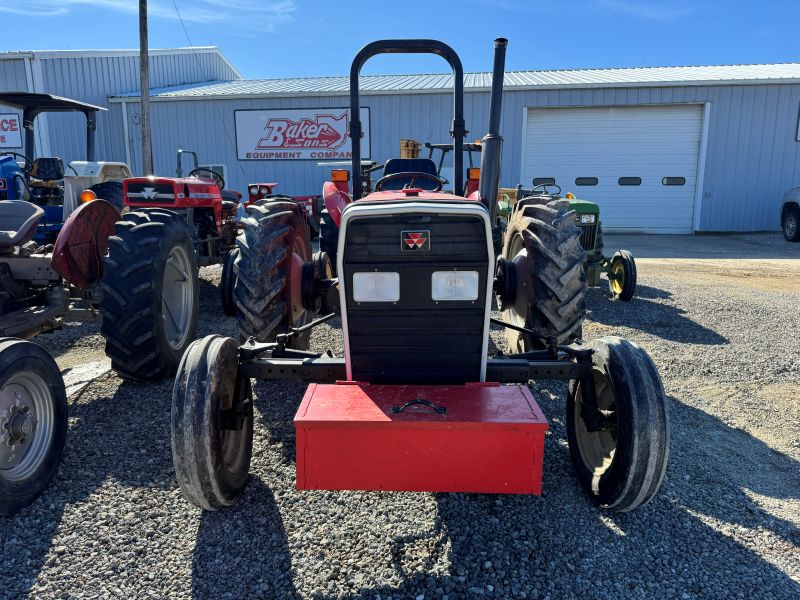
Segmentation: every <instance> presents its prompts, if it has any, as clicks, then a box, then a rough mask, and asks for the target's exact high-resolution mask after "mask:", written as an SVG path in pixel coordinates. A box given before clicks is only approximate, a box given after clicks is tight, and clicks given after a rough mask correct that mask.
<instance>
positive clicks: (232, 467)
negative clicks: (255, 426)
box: [220, 365, 252, 473]
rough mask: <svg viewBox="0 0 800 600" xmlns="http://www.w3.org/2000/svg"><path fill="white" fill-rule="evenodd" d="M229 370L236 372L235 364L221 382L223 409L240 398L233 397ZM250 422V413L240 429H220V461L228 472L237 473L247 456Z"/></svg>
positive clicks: (233, 389)
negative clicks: (222, 382)
mask: <svg viewBox="0 0 800 600" xmlns="http://www.w3.org/2000/svg"><path fill="white" fill-rule="evenodd" d="M231 372H232V373H235V372H236V365H233V368H232V369H230V370H229V371H228V374H227V376H225V382H224V384H223V385H224V387H223V389H222V390H221V391H220V393H221V395H222V402H221V408H222V409H223V410H226V409H230V408H231V407H232V406H233V405H234V404H235V403H236V401H241V400H242V398H241V397H240V398H238V399H237V398H236V397H235V387H236V380H235V378H231V377H230V376H229V374H230V373H231ZM242 387H243V388H246V387H248V386H245V385H244V384H242ZM241 395H242V393H241V391H240V396H241ZM245 395H246V394H245ZM251 423H252V419H251V417H250V415H247V416H246V417H245V420H244V423H242V428H241V429H222V430H220V438H221V439H220V443H221V446H222V461H223V463H224V465H225V469H226V470H227V471H228V472H229V473H238V471H239V469H240V466H241V464H242V462H243V461H245V460H246V458H247V440H248V433H247V432H248V428H249V427H250V426H251Z"/></svg>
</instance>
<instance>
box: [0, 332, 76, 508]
mask: <svg viewBox="0 0 800 600" xmlns="http://www.w3.org/2000/svg"><path fill="white" fill-rule="evenodd" d="M66 435H67V394H66V391H65V390H64V380H63V379H62V377H61V373H60V371H59V369H58V366H57V365H56V362H55V361H54V360H53V357H52V356H50V355H49V354H48V353H47V352H46V351H45V350H44V348H42V347H41V346H39V345H38V344H34V343H33V342H27V341H23V340H18V339H15V338H3V339H0V515H11V514H14V513H15V512H17V511H18V510H20V509H22V508H24V507H26V506H28V505H29V504H30V503H31V502H33V501H34V500H35V499H36V498H37V497H38V496H39V494H41V493H42V491H43V490H44V489H45V488H46V487H47V484H48V483H50V480H51V479H52V477H53V475H54V474H55V472H56V470H57V469H58V463H59V462H60V461H61V456H62V454H63V452H64V442H65V440H66Z"/></svg>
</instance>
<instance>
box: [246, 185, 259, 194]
mask: <svg viewBox="0 0 800 600" xmlns="http://www.w3.org/2000/svg"><path fill="white" fill-rule="evenodd" d="M247 191H248V192H250V195H251V196H255V195H256V194H257V193H258V186H257V185H251V186H249V187H248V188H247Z"/></svg>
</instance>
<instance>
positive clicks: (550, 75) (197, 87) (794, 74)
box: [117, 63, 800, 99]
mask: <svg viewBox="0 0 800 600" xmlns="http://www.w3.org/2000/svg"><path fill="white" fill-rule="evenodd" d="M491 82H492V74H491V73H465V74H464V88H465V89H466V90H471V91H481V90H489V89H490V88H491ZM763 83H800V63H784V64H772V65H725V66H707V67H637V68H628V69H580V70H562V71H510V72H508V73H506V75H505V88H506V89H547V88H605V87H653V86H674V85H726V84H727V85H732V84H739V85H741V84H763ZM451 87H452V75H450V74H427V75H362V77H361V90H362V92H363V93H366V94H387V93H403V92H408V91H415V92H437V91H447V90H449V89H450V88H451ZM349 89H350V88H349V80H348V78H347V77H308V78H296V79H241V80H238V81H214V82H209V83H200V84H191V85H185V86H177V87H168V88H155V89H152V90H151V91H150V95H151V96H152V97H154V98H163V99H174V98H181V99H208V98H212V97H232V96H296V95H341V94H347V93H349ZM132 96H137V94H135V93H132V94H121V95H119V96H117V97H118V98H125V97H132Z"/></svg>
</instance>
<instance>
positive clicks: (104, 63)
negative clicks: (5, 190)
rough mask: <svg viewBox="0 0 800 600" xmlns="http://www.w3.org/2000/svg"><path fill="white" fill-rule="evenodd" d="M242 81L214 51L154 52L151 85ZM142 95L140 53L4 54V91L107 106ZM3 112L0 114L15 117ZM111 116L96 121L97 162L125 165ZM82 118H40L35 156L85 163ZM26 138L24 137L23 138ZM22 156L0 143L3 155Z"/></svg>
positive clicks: (0, 74) (0, 65) (0, 85)
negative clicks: (113, 99)
mask: <svg viewBox="0 0 800 600" xmlns="http://www.w3.org/2000/svg"><path fill="white" fill-rule="evenodd" d="M240 78H241V75H240V74H239V72H238V71H237V70H236V68H235V67H234V66H233V65H231V63H230V62H228V60H227V59H226V58H225V57H224V56H223V55H222V53H221V52H220V51H219V49H218V48H217V47H215V46H208V47H198V48H173V49H166V50H156V49H154V50H150V84H151V85H152V86H159V87H163V86H176V85H185V84H193V83H194V84H197V83H203V82H210V81H219V80H229V81H232V80H236V79H240ZM138 89H139V51H138V50H55V51H33V52H0V91H19V92H39V93H45V94H55V95H57V96H66V97H67V98H74V99H76V100H83V101H84V102H89V103H91V104H95V105H97V106H108V97H109V96H112V95H115V94H120V93H126V92H131V91H133V90H138ZM14 112H15V111H13V110H11V109H8V108H7V107H3V106H0V113H14ZM114 125H115V124H114V123H112V122H111V120H109V114H108V113H105V112H102V113H99V114H98V115H97V140H96V145H97V146H96V149H97V158H98V159H99V160H115V161H120V160H125V149H126V144H125V141H124V139H123V137H122V134H121V133H120V132H117V131H116V130H115V127H114ZM85 127H86V126H85V124H84V121H83V116H81V115H76V114H49V115H40V116H39V117H37V119H36V149H35V150H36V154H37V155H38V156H60V157H62V158H63V159H64V160H65V163H66V162H69V161H71V160H82V159H84V154H85V152H86V145H85V141H84V140H85V137H86V133H85V131H86V130H85ZM23 137H24V136H23ZM3 150H12V151H17V152H21V151H22V148H21V147H20V146H16V147H15V146H10V145H6V144H2V143H0V152H2V151H3Z"/></svg>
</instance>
